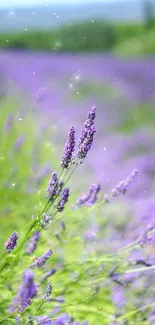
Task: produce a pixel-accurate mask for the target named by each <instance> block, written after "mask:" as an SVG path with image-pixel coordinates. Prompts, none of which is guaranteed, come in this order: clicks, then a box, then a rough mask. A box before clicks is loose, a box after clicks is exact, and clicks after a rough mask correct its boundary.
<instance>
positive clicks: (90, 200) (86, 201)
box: [76, 183, 101, 208]
mask: <svg viewBox="0 0 155 325" xmlns="http://www.w3.org/2000/svg"><path fill="white" fill-rule="evenodd" d="M100 189H101V186H100V185H99V184H96V183H95V184H92V185H91V186H90V187H89V190H88V193H87V194H82V196H81V197H80V198H79V199H78V200H77V202H76V205H77V207H78V208H79V207H82V206H84V205H87V206H89V207H90V206H92V205H93V204H95V202H96V201H97V195H98V193H99V191H100Z"/></svg>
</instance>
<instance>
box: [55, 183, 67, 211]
mask: <svg viewBox="0 0 155 325" xmlns="http://www.w3.org/2000/svg"><path fill="white" fill-rule="evenodd" d="M68 198H69V188H68V187H65V188H64V189H63V190H62V193H61V200H60V201H59V202H58V205H57V210H58V211H59V212H61V211H63V209H64V207H65V204H66V203H67V202H68Z"/></svg>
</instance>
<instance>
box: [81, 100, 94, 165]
mask: <svg viewBox="0 0 155 325" xmlns="http://www.w3.org/2000/svg"><path fill="white" fill-rule="evenodd" d="M95 117H96V107H95V106H93V107H92V108H91V109H90V111H89V113H88V116H87V119H86V121H85V123H84V129H83V130H82V131H81V135H80V138H79V140H78V152H77V158H78V162H79V163H82V161H83V159H84V158H85V157H86V156H87V153H88V151H89V150H90V149H91V146H92V143H93V139H94V134H95V132H96V129H95V126H94V119H95Z"/></svg>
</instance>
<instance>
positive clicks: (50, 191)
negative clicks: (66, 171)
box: [46, 172, 58, 202]
mask: <svg viewBox="0 0 155 325" xmlns="http://www.w3.org/2000/svg"><path fill="white" fill-rule="evenodd" d="M57 180H58V175H57V173H56V172H53V173H52V178H51V180H50V182H49V184H48V188H47V195H46V198H47V199H50V201H51V202H53V201H54V198H55V197H56V195H57V193H58V184H57Z"/></svg>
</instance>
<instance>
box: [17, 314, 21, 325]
mask: <svg viewBox="0 0 155 325" xmlns="http://www.w3.org/2000/svg"><path fill="white" fill-rule="evenodd" d="M16 324H17V325H20V324H21V317H20V315H17V316H16Z"/></svg>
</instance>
